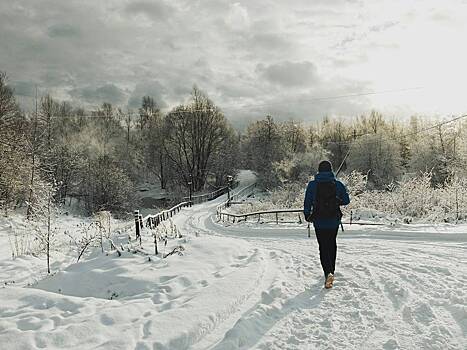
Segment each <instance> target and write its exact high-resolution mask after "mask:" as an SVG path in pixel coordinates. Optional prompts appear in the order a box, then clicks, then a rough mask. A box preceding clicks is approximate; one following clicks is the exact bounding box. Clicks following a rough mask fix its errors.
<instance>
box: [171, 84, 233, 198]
mask: <svg viewBox="0 0 467 350" xmlns="http://www.w3.org/2000/svg"><path fill="white" fill-rule="evenodd" d="M164 129H165V132H164V133H165V135H166V142H165V144H164V147H165V149H166V151H167V156H168V158H169V159H170V161H171V162H172V164H173V165H174V167H175V169H176V171H177V173H178V179H179V182H180V184H182V185H184V186H188V183H189V182H190V181H192V183H193V188H194V190H195V191H199V190H201V189H202V188H203V187H204V184H205V183H206V179H207V175H208V173H209V161H210V159H211V157H212V156H213V154H214V153H215V152H217V151H218V150H219V149H220V147H221V144H222V142H223V140H224V137H225V135H226V130H227V120H226V119H225V117H224V115H223V114H222V112H221V111H220V109H219V108H218V107H216V106H215V105H214V103H213V102H212V101H211V100H210V99H209V98H208V97H207V96H206V95H205V94H203V93H202V92H201V91H200V90H198V89H197V88H196V87H194V88H193V91H192V95H191V103H190V104H188V105H187V106H179V107H177V108H175V109H174V110H172V111H171V112H170V113H169V114H168V115H167V116H166V117H165V122H164Z"/></svg>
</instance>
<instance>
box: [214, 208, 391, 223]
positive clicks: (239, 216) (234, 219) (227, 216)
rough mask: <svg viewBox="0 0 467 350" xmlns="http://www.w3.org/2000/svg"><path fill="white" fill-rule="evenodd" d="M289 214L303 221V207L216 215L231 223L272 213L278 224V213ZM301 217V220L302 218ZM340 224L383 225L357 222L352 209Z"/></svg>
mask: <svg viewBox="0 0 467 350" xmlns="http://www.w3.org/2000/svg"><path fill="white" fill-rule="evenodd" d="M284 213H286V214H290V213H296V214H297V222H298V223H300V224H301V223H303V221H305V217H304V214H303V209H272V210H263V211H255V212H251V213H244V214H233V213H226V212H224V211H222V210H218V211H217V217H218V219H219V220H222V221H225V220H226V219H227V221H229V222H230V221H231V220H232V222H233V223H235V222H240V221H247V220H248V218H249V217H255V216H256V217H257V218H258V219H257V221H258V222H259V221H261V216H263V217H265V216H270V215H273V218H274V219H275V220H274V221H275V222H276V224H279V214H284ZM302 217H303V220H302ZM342 224H345V225H352V224H354V225H373V226H380V225H384V224H382V223H378V222H358V221H353V213H352V211H351V212H350V219H349V221H343V222H342Z"/></svg>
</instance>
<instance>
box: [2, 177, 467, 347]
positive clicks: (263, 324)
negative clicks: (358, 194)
mask: <svg viewBox="0 0 467 350" xmlns="http://www.w3.org/2000/svg"><path fill="white" fill-rule="evenodd" d="M250 181H252V177H251V175H249V174H248V173H243V178H242V183H243V185H246V184H248V182H250ZM222 200H225V196H224V198H219V199H217V200H215V201H212V202H209V203H206V204H203V205H197V206H194V207H193V208H189V209H184V210H182V212H181V213H180V214H177V215H176V216H175V218H174V222H175V223H176V224H177V226H178V228H179V229H180V231H181V232H182V233H183V235H184V236H185V237H184V238H182V239H180V240H179V242H180V243H182V244H184V245H185V247H186V252H185V255H184V256H171V257H169V258H167V259H152V261H151V262H148V259H147V257H145V256H140V255H133V254H129V253H128V254H125V255H124V256H122V257H120V258H118V257H116V256H112V255H111V256H101V255H98V256H91V257H89V258H88V259H87V260H86V261H84V262H83V263H80V264H75V265H71V266H70V267H69V268H67V269H66V270H65V271H62V272H59V273H57V274H56V275H54V276H51V277H50V278H48V279H46V280H44V281H41V282H39V283H38V284H37V285H36V286H35V287H34V288H18V287H14V286H7V287H6V288H3V289H0V300H1V304H0V349H3V348H5V349H38V348H48V349H80V350H81V349H95V348H96V349H97V348H99V349H132V350H133V349H135V350H146V349H215V350H220V349H385V350H388V349H460V350H464V349H466V348H467V254H466V253H467V251H466V249H467V233H466V232H467V227H466V226H438V227H433V226H410V227H409V226H403V227H402V226H401V227H380V228H377V229H375V228H374V227H354V226H352V227H351V228H349V229H346V231H345V232H344V233H340V234H339V239H338V246H339V247H338V261H337V268H336V272H337V273H336V282H335V287H334V288H333V289H332V290H325V289H324V288H323V280H322V272H321V267H320V265H319V258H318V248H317V244H316V242H315V239H314V237H312V238H311V239H310V238H307V236H306V227H305V225H296V224H291V225H287V226H286V225H279V226H276V225H269V224H264V225H260V224H250V223H242V224H237V225H231V224H227V223H217V222H216V218H215V215H213V213H214V211H215V207H216V206H217V205H218V204H219V203H220V202H221V201H222ZM0 233H1V232H0ZM145 245H146V246H145V247H146V249H147V250H148V251H150V250H151V246H150V241H149V240H148V241H147V242H145ZM2 259H3V260H2ZM6 260H7V259H6V258H5V257H0V263H5V262H6ZM8 266H10V267H11V266H13V264H12V263H9V265H8ZM7 277H8V276H5V277H4V278H7ZM10 277H11V278H14V276H10ZM111 293H113V294H111ZM112 295H115V297H116V298H115V300H109V296H112ZM4 344H6V345H4Z"/></svg>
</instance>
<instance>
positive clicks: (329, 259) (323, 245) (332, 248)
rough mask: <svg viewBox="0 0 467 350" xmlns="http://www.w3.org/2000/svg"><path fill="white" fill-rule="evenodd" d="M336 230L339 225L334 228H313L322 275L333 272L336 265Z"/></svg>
mask: <svg viewBox="0 0 467 350" xmlns="http://www.w3.org/2000/svg"><path fill="white" fill-rule="evenodd" d="M338 230H339V227H336V228H335V229H319V228H315V233H316V239H317V240H318V246H319V259H320V260H321V266H322V267H323V272H324V276H327V274H328V273H332V274H334V269H335V267H336V253H337V243H336V238H337V231H338Z"/></svg>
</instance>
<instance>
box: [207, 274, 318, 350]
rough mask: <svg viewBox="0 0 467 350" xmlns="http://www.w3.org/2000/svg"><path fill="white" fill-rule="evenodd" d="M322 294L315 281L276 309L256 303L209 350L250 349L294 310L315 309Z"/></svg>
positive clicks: (273, 306)
mask: <svg viewBox="0 0 467 350" xmlns="http://www.w3.org/2000/svg"><path fill="white" fill-rule="evenodd" d="M325 294H326V290H325V289H324V288H323V283H322V282H321V281H320V282H317V283H315V284H314V285H312V286H310V287H309V288H306V289H305V290H304V291H303V292H301V293H300V294H297V295H296V296H295V297H293V298H290V299H286V300H285V302H283V303H282V304H281V305H280V306H279V307H278V306H276V305H271V304H272V303H269V304H265V303H263V302H258V303H257V304H256V305H254V306H253V307H252V308H250V309H249V310H247V311H246V312H244V313H243V315H242V316H241V317H240V319H239V320H238V321H237V322H236V323H235V325H234V326H233V327H232V328H231V329H230V330H228V331H227V332H226V333H225V335H224V338H223V339H222V340H221V341H220V342H219V343H217V344H216V345H215V346H214V347H213V348H212V349H213V350H221V349H222V350H225V349H238V348H244V349H249V348H251V347H253V346H254V345H255V344H256V343H257V342H258V341H259V340H260V339H261V338H262V337H263V336H264V335H265V334H266V333H267V332H268V331H269V330H270V329H272V328H273V327H274V325H275V324H276V323H277V322H278V321H280V320H281V319H283V318H284V317H286V316H287V315H289V314H290V313H291V312H293V311H295V310H307V309H315V308H317V307H318V306H319V304H320V303H321V301H322V300H323V298H324V295H325Z"/></svg>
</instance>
